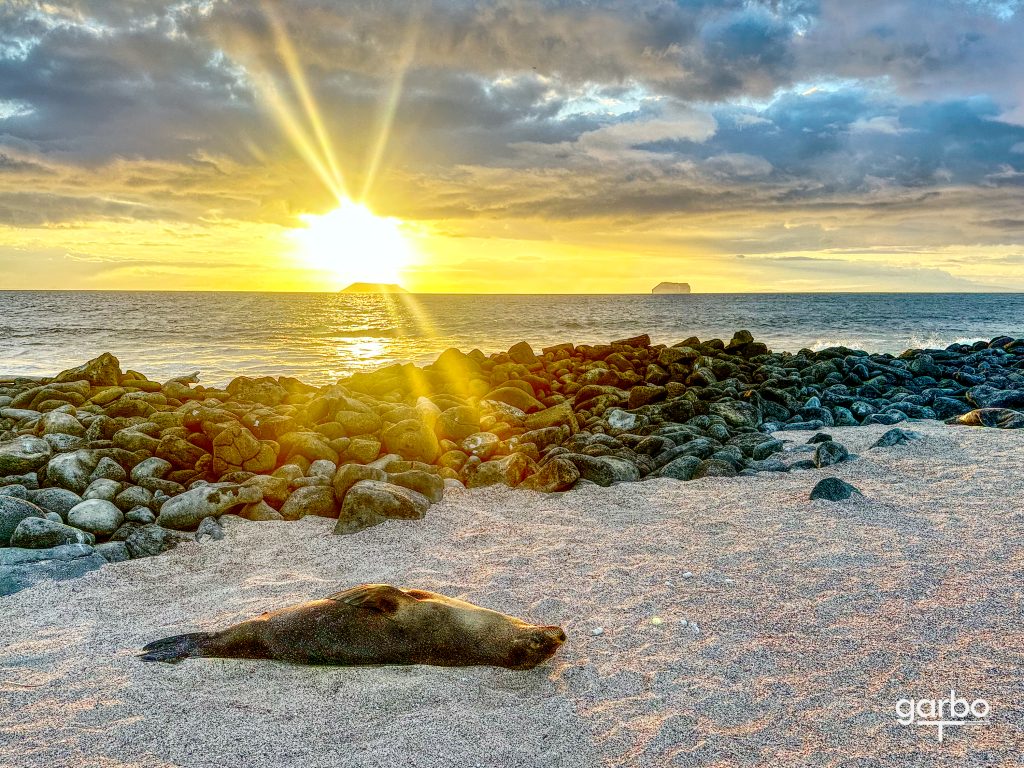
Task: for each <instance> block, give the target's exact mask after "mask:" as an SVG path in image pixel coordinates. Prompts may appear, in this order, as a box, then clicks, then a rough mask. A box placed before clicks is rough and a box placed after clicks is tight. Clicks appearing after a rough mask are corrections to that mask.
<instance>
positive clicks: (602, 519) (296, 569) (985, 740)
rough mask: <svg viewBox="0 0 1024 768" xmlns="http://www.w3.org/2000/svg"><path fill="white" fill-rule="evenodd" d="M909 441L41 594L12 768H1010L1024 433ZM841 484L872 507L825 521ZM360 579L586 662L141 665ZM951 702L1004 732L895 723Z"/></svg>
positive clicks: (864, 439) (11, 620)
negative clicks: (510, 625) (816, 492)
mask: <svg viewBox="0 0 1024 768" xmlns="http://www.w3.org/2000/svg"><path fill="white" fill-rule="evenodd" d="M908 426H909V427H910V428H912V429H913V430H915V431H917V432H918V433H919V434H920V435H921V439H919V440H915V441H913V442H911V443H904V444H902V445H897V446H894V447H890V448H883V449H870V448H869V446H870V445H871V444H872V443H873V442H874V441H875V440H876V439H877V438H878V436H879V435H881V434H882V433H883V432H885V431H886V430H887V429H888V427H886V426H883V425H875V426H871V427H862V428H845V429H844V428H834V429H831V430H830V432H832V433H833V434H834V435H835V436H836V438H837V439H838V440H841V441H842V442H843V443H844V444H845V445H847V446H848V447H849V448H850V449H851V451H853V452H855V453H857V454H859V457H858V458H857V459H856V460H854V461H852V462H848V463H844V464H841V465H837V466H834V467H830V468H829V471H828V472H825V473H822V472H793V473H790V474H768V473H762V474H760V475H758V476H756V477H739V478H730V479H723V478H707V479H703V480H695V481H692V482H689V483H680V482H676V481H673V480H668V479H653V480H649V481H646V482H643V483H628V484H622V485H616V486H613V487H610V488H598V487H585V488H577V489H575V490H573V491H570V492H567V493H565V494H561V495H543V494H540V493H534V492H529V491H523V490H511V489H508V488H504V487H497V486H496V487H492V488H486V489H477V490H470V491H458V490H457V491H449V492H448V494H447V495H446V497H445V499H444V501H443V502H441V503H440V504H437V505H435V506H434V507H432V508H431V509H430V512H429V514H428V515H427V517H426V518H425V519H424V520H421V521H398V520H393V521H388V522H387V523H385V524H383V525H379V526H377V527H374V528H371V529H368V530H366V531H363V532H361V533H360V534H358V535H355V536H348V537H336V536H332V535H331V528H332V525H333V521H331V520H327V519H322V518H316V517H307V518H304V519H302V520H300V521H297V522H288V523H276V522H261V523H256V522H248V521H244V520H241V519H240V518H225V528H226V532H227V536H226V538H225V539H224V540H223V541H219V542H207V543H203V544H199V543H188V544H184V545H181V546H179V547H178V548H177V549H175V550H173V551H171V552H168V553H166V554H164V555H162V556H159V557H155V558H145V559H141V560H132V561H127V562H122V563H117V564H113V565H108V566H105V567H103V568H102V569H100V570H98V571H95V572H92V573H89V574H87V575H86V576H84V577H83V578H81V579H77V580H72V581H66V582H46V583H41V584H39V585H37V586H35V587H32V588H30V589H27V590H24V591H22V592H20V593H18V594H15V595H12V596H9V597H5V598H3V599H2V601H0V605H2V608H3V616H4V621H3V622H2V623H0V700H2V706H0V764H2V765H4V766H19V767H20V766H24V767H25V768H28V767H29V766H47V768H54V767H55V766H104V767H105V768H112V767H114V766H117V767H119V768H120V767H125V768H126V767H127V766H133V767H136V766H147V767H148V766H189V767H193V766H194V767H196V768H199V767H200V766H231V767H234V766H238V767H239V768H241V767H242V766H303V767H304V768H308V767H310V766H370V765H393V766H430V767H431V768H433V767H435V766H474V765H479V766H500V765H517V766H524V767H525V766H594V765H612V766H618V765H623V766H640V765H683V766H690V765H694V766H696V765H702V766H711V765H713V766H734V765H743V766H754V765H807V766H854V765H856V766H875V765H877V766H882V765H921V766H924V765H993V766H995V765H1011V764H1014V763H1015V761H1016V760H1017V759H1018V758H1019V754H1020V749H1021V747H1022V745H1024V683H1022V682H1021V680H1022V678H1024V674H1022V673H1024V630H1022V629H1021V626H1022V621H1024V601H1022V595H1021V584H1022V576H1024V551H1022V548H1021V541H1022V535H1024V513H1022V511H1021V508H1020V498H1021V493H1022V490H1024V481H1022V479H1021V474H1020V471H1019V470H1020V467H1021V460H1020V455H1021V450H1022V449H1024V433H1022V432H1020V431H1002V430H990V429H978V428H968V427H953V426H947V425H943V424H941V423H936V422H915V423H913V424H911V425H908ZM778 436H779V437H781V438H784V439H787V440H791V441H792V444H793V445H798V444H800V443H802V442H804V440H806V439H807V437H808V436H809V434H805V433H800V432H789V433H785V434H781V433H780V434H779V435H778ZM797 455H798V456H799V455H800V454H797ZM826 475H828V476H837V477H841V478H843V479H845V480H847V481H848V482H850V483H852V484H854V485H855V486H856V487H857V488H859V489H860V490H861V491H862V492H863V493H864V496H863V498H859V497H856V496H855V497H853V498H852V499H851V500H849V501H845V502H829V501H814V502H812V501H809V500H808V492H809V491H810V489H811V487H812V486H813V485H814V483H816V482H817V481H818V480H820V479H821V478H822V477H823V476H826ZM360 582H391V583H394V584H398V585H404V586H416V587H420V588H425V589H430V590H434V591H439V592H444V593H447V594H450V595H453V596H458V597H462V598H464V599H468V600H471V601H473V602H476V603H478V604H481V605H484V606H487V607H490V608H494V609H497V610H501V611H504V612H507V613H511V614H515V615H520V616H522V617H523V618H527V619H530V620H534V621H537V622H542V623H561V624H562V625H563V626H564V627H565V628H566V630H567V632H568V634H569V642H568V643H567V644H566V646H565V647H564V648H563V649H562V651H561V652H560V653H559V654H558V655H557V656H556V657H555V658H554V659H552V660H551V661H550V662H548V663H546V664H544V665H542V666H541V667H539V668H537V669H535V670H533V671H531V672H525V673H524V672H512V671H508V670H497V669H489V668H464V669H440V668H430V667H409V668H360V669H354V668H347V669H346V668H309V667H299V666H289V665H284V664H278V663H266V662H254V661H231V660H208V659H200V660H191V661H187V662H185V663H182V664H179V665H177V666H163V665H149V664H143V663H141V662H139V661H138V660H137V659H136V658H135V655H134V654H135V653H136V652H137V649H138V648H139V647H141V646H142V645H143V644H145V643H146V642H148V641H150V640H153V639H156V638H159V637H163V636H166V635H170V634H175V633H178V632H185V631H192V630H196V629H210V628H216V627H220V626H223V625H226V624H229V623H232V622H235V621H238V620H240V619H243V618H246V617H249V616H251V615H254V614H257V613H260V612H262V611H264V610H270V609H274V608H278V607H282V606H285V605H288V604H290V603H294V602H300V601H304V600H307V599H309V598H312V597H317V596H322V595H325V594H329V593H331V592H333V591H336V590H337V589H339V588H342V587H344V586H347V585H352V584H357V583H360ZM684 622H685V623H684ZM951 687H954V688H955V689H956V691H957V693H958V694H962V695H964V696H965V697H967V698H968V699H975V698H984V699H985V700H986V701H987V702H988V703H989V704H990V706H991V716H990V720H991V723H990V724H989V725H987V726H979V727H970V728H968V727H962V728H960V729H949V730H947V732H946V734H945V738H944V741H943V743H941V744H939V743H938V742H937V740H936V734H935V729H934V728H925V727H912V726H905V725H901V724H899V723H898V722H897V718H896V715H895V711H894V705H895V702H896V701H897V700H899V699H901V698H915V699H917V698H939V697H941V696H944V695H948V692H949V690H950V688H951Z"/></svg>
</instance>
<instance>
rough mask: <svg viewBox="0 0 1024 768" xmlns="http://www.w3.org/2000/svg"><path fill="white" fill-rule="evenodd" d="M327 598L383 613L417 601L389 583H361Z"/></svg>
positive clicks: (394, 611)
mask: <svg viewBox="0 0 1024 768" xmlns="http://www.w3.org/2000/svg"><path fill="white" fill-rule="evenodd" d="M327 599H328V600H337V601H339V602H342V603H345V604H347V605H351V606H353V607H355V608H366V609H367V610H370V611H377V613H383V614H385V615H390V614H393V613H396V612H397V611H398V609H399V608H401V607H402V606H403V605H410V604H412V603H416V602H419V601H418V600H416V598H415V597H412V596H410V595H407V594H405V592H403V591H402V590H400V589H398V587H392V586H391V585H390V584H363V585H362V586H359V587H352V589H346V590H344V591H343V592H337V593H335V594H333V595H331V596H330V597H329V598H327Z"/></svg>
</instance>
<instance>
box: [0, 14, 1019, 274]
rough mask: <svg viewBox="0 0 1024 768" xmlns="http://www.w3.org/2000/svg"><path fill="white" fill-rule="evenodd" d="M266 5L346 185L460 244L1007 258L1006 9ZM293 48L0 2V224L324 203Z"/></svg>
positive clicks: (1010, 49) (252, 24) (258, 21)
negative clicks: (487, 235) (574, 240)
mask: <svg viewBox="0 0 1024 768" xmlns="http://www.w3.org/2000/svg"><path fill="white" fill-rule="evenodd" d="M272 7H276V8H277V16H278V17H279V26H280V29H281V30H283V32H284V33H286V36H287V39H288V40H290V41H292V43H293V45H294V46H295V49H296V51H297V54H298V59H299V62H300V64H301V66H302V69H303V71H304V72H305V74H306V77H307V80H308V84H309V93H310V96H311V98H312V99H313V100H314V101H315V102H316V103H317V105H318V106H319V113H320V116H321V118H322V121H323V126H324V134H325V135H326V136H328V137H329V138H330V139H331V143H332V146H333V148H334V153H335V155H336V159H337V165H338V166H339V167H340V168H341V169H342V171H343V175H344V177H345V184H346V186H347V187H348V188H349V189H351V190H353V194H357V193H358V192H359V191H360V190H363V189H368V190H369V195H370V199H371V202H372V203H373V204H374V206H375V207H376V208H378V209H380V211H381V212H382V213H386V214H392V215H400V216H403V217H405V218H410V219H420V220H425V221H433V222H436V226H438V227H439V228H442V229H443V230H444V231H446V232H450V233H452V234H453V235H455V236H458V235H460V234H463V233H465V232H469V231H473V232H480V231H482V230H483V229H485V228H486V227H490V230H489V231H490V232H492V234H493V235H494V236H495V237H505V236H508V233H510V232H511V233H514V232H523V231H526V230H527V229H528V227H527V226H526V225H525V224H523V222H531V221H536V222H541V224H540V225H538V226H539V227H540V228H542V229H543V228H547V229H546V230H545V231H544V232H543V233H540V232H537V231H536V229H531V230H530V231H531V234H530V237H531V238H535V239H540V238H541V237H542V236H543V237H546V238H549V239H551V240H558V239H559V238H560V237H561V236H562V235H561V232H562V231H565V232H569V231H574V230H573V228H574V227H575V226H576V222H579V221H581V220H590V221H594V222H599V223H607V222H614V223H615V227H616V228H617V230H618V231H629V232H630V234H631V236H632V237H634V238H635V239H636V242H637V243H642V244H645V245H644V246H643V247H647V245H646V244H649V243H665V242H669V241H672V242H677V241H678V242H684V241H685V242H687V243H698V242H699V244H700V247H701V248H702V249H704V252H709V253H716V254H721V255H722V257H723V258H732V256H733V255H734V254H735V252H736V251H738V250H742V251H744V252H745V253H748V254H758V253H766V252H769V249H777V250H776V252H777V253H789V252H795V251H800V250H808V249H814V248H820V249H829V248H846V247H857V246H861V247H890V248H892V249H893V253H892V254H891V258H892V259H894V260H898V259H901V258H905V257H906V254H905V253H903V252H902V251H900V249H901V248H904V247H907V246H910V245H913V244H915V243H916V244H918V245H927V246H928V247H937V244H939V243H943V242H944V243H947V244H948V243H959V244H962V245H964V246H971V247H973V246H979V245H980V246H995V245H1002V244H1005V245H1013V244H1015V243H1020V242H1021V240H1022V238H1024V234H1022V232H1021V229H1020V227H1017V226H1015V225H1014V224H1013V222H1016V221H1019V210H1020V205H1021V203H1022V202H1024V150H1022V147H1024V125H1022V123H1024V118H1022V116H1024V111H1021V110H1024V85H1022V84H1024V49H1022V48H1021V46H1020V39H1022V37H1024V9H1021V8H1020V7H1019V4H1017V3H1013V2H967V1H966V0H965V1H963V2H956V1H954V0H943V2H932V1H931V0H895V1H893V0H864V2H857V3H850V2H846V1H844V0H763V1H757V0H723V1H722V2H709V1H708V0H687V1H686V2H675V1H673V0H593V1H592V2H587V3H568V2H563V1H556V0H487V1H486V2H470V1H469V0H436V1H435V2H431V3H417V4H410V3H407V2H401V1H399V0H380V1H379V2H375V3H359V2H336V1H335V0H294V1H293V2H289V3H288V4H287V5H285V4H283V3H279V4H277V5H276V6H272ZM285 51H286V46H284V45H283V42H282V38H281V37H280V35H279V34H277V32H275V22H274V20H273V17H272V16H271V17H268V16H267V15H266V14H265V13H264V12H263V10H262V4H260V3H249V2H238V1H230V0H221V1H219V2H209V1H208V0H203V1H200V0H174V2H170V1H169V0H168V1H166V2H164V1H161V0H139V1H138V2H134V3H130V4H128V3H110V2H105V1H104V0H76V2H74V3H66V4H42V3H35V2H28V1H27V0H26V1H25V2H19V3H8V4H4V5H2V6H0V224H2V225H5V226H7V227H8V228H18V229H24V230H28V229H33V228H48V227H51V228H52V227H61V226H70V225H78V224H80V223H82V222H89V221H92V222H124V221H140V222H161V223H167V224H168V225H184V224H187V225H189V226H197V227H206V228H208V229H209V230H210V231H225V229H224V228H226V227H234V226H236V225H237V224H238V223H239V222H242V223H250V224H253V225H261V226H262V225H272V226H275V227H287V226H289V225H294V224H295V222H296V221H297V216H298V215H299V214H300V213H304V212H311V211H313V212H320V211H323V210H326V209H327V208H329V207H330V206H332V205H334V204H336V201H335V200H334V198H333V195H332V192H331V191H330V190H328V189H327V188H326V187H325V186H324V185H323V184H321V183H320V182H319V181H318V179H317V174H316V173H315V172H314V171H312V170H311V169H310V168H309V165H308V163H307V162H304V160H303V158H302V154H303V153H302V152H300V151H299V150H297V149H296V146H295V142H294V141H290V140H289V138H288V136H287V132H286V131H284V130H282V116H281V114H280V112H281V111H287V114H288V115H290V116H291V117H293V118H294V119H296V120H297V122H298V123H299V124H300V125H301V126H303V130H304V131H305V132H306V134H307V135H308V136H312V135H313V131H312V130H311V129H310V127H309V125H308V122H309V121H308V119H307V117H306V116H305V115H304V113H303V110H302V107H301V101H302V100H301V98H300V97H299V95H298V94H297V93H296V91H295V88H294V85H293V84H292V83H291V82H290V80H289V74H288V71H287V70H288V66H287V63H286V60H287V57H286V56H285V55H284V52H285ZM275 94H276V95H275ZM275 98H278V99H280V104H279V109H278V112H277V113H275V110H274V109H273V108H272V102H273V101H274V99H275ZM313 143H314V144H316V141H315V140H314V141H313ZM375 169H376V173H375V177H374V178H372V179H370V178H368V177H369V176H370V175H371V173H372V172H374V170H375ZM559 228H561V229H559ZM697 228H700V229H701V230H702V232H701V233H700V234H699V235H698V234H696V233H694V231H693V230H695V229H697ZM666 229H671V230H672V231H671V232H669V233H666ZM0 236H2V235H0ZM651 247H653V246H651ZM753 259H754V257H753V256H752V257H751V260H753ZM759 263H760V262H759ZM761 266H762V267H764V266H766V265H764V264H762V265H761ZM811 266H812V267H815V268H822V269H823V268H825V267H824V265H823V264H817V265H813V264H812V265H811ZM901 274H902V273H901ZM924 277H926V278H927V279H928V280H932V281H933V282H934V280H938V278H935V277H934V276H931V277H929V276H927V275H925V276H924ZM880 279H881V278H880Z"/></svg>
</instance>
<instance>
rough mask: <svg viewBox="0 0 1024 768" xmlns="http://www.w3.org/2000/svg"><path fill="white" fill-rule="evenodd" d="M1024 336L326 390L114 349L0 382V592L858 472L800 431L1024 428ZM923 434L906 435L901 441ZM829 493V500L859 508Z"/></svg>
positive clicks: (483, 369)
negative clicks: (541, 504)
mask: <svg viewBox="0 0 1024 768" xmlns="http://www.w3.org/2000/svg"><path fill="white" fill-rule="evenodd" d="M1022 410H1024V340H1022V339H1014V338H1012V337H1009V336H1006V337H1000V338H996V339H993V340H992V341H990V342H977V343H975V344H972V345H964V344H954V345H951V346H950V347H948V348H946V349H933V350H919V349H915V350H907V351H906V352H904V353H903V354H902V355H900V356H899V357H893V356H891V355H880V354H868V353H867V352H863V351H858V350H852V349H847V348H844V347H834V348H829V349H824V350H820V351H817V352H814V351H810V350H801V351H800V352H798V353H795V354H793V353H788V352H782V353H772V352H770V351H769V350H768V349H767V347H766V346H765V345H764V344H763V343H760V342H757V341H755V340H754V339H753V337H752V336H751V335H750V334H749V333H748V332H746V331H740V332H738V333H736V334H735V336H734V337H733V338H732V340H731V341H729V342H728V343H726V342H723V341H722V340H719V339H712V340H710V341H703V342H702V341H700V340H698V339H696V338H690V339H686V340H685V341H682V342H680V343H678V344H674V345H672V346H666V345H663V344H657V345H654V344H652V343H651V340H650V338H649V337H647V336H639V337H635V338H631V339H624V340H621V341H617V342H613V343H611V344H599V345H573V344H560V345H557V346H553V347H547V348H545V349H543V350H541V352H540V353H539V354H538V353H536V352H535V351H534V350H533V349H532V348H531V347H530V345H529V344H527V343H525V342H521V343H519V344H516V345H515V346H513V347H512V348H511V349H509V350H508V352H502V353H498V354H494V355H490V356H487V355H484V354H483V353H481V352H479V351H478V350H473V351H472V352H469V353H468V354H466V353H462V352H460V351H458V350H455V349H449V350H447V351H445V352H444V353H442V354H441V355H440V356H439V357H438V359H437V360H436V361H435V362H434V363H432V364H430V365H426V366H423V367H417V366H414V365H411V364H407V365H393V366H388V367H386V368H382V369H380V370H378V371H375V372H372V373H364V374H356V375H354V376H351V377H349V378H347V379H343V380H341V381H339V382H338V384H336V385H333V386H327V387H313V386H310V385H307V384H304V383H303V382H301V381H298V380H297V379H293V378H287V377H279V378H269V377H267V378H259V379H253V378H247V377H239V378H236V379H234V380H233V381H232V382H231V383H230V384H228V385H227V387H225V388H223V389H221V388H216V387H203V386H201V385H199V384H198V377H197V376H196V375H193V376H185V377H179V378H175V379H171V380H170V381H167V382H162V383H161V382H154V381H150V380H148V379H147V378H146V377H145V376H144V375H142V374H140V373H137V372H134V371H122V370H121V367H120V363H119V361H118V360H117V359H116V358H115V357H114V356H113V355H110V354H104V355H101V356H100V357H98V358H96V359H95V360H91V361H89V362H88V363H85V364H84V365H82V366H79V367H78V368H74V369H71V370H68V371H64V372H62V373H60V374H58V375H57V376H56V377H54V378H53V379H47V380H39V379H28V378H13V379H0V594H8V593H10V592H14V591H17V590H18V589H21V588H24V587H25V586H28V585H30V584H32V583H34V582H35V581H36V580H38V579H40V578H70V577H73V576H77V575H80V574H81V573H84V572H86V571H88V570H91V569H93V568H96V567H99V566H100V565H102V564H104V563H106V562H117V561H120V560H125V559H129V558H137V557H146V556H151V555H156V554H159V553H160V552H162V551H165V550H167V549H169V548H171V547H173V546H175V545H176V544H177V543H179V542H181V541H183V540H186V539H189V538H193V537H195V538H200V539H202V538H203V537H207V536H209V537H213V538H219V537H220V536H222V535H223V533H222V530H221V527H220V524H219V522H218V519H219V518H220V517H221V516H222V515H224V514H236V515H240V516H241V517H243V518H246V519H249V520H297V519H299V518H302V517H305V516H307V515H317V516H322V517H329V518H335V519H337V523H336V524H335V528H334V530H335V533H338V534H348V533H355V532H357V531H360V530H362V529H364V528H367V527H369V526H372V525H376V524H378V523H380V522H382V521H384V520H386V519H389V518H400V519H418V518H422V517H423V516H424V514H425V513H426V512H427V509H428V508H429V507H430V505H431V504H432V503H434V502H437V501H439V500H440V499H441V498H442V495H443V493H444V490H445V488H446V487H447V486H453V487H469V488H474V487H483V486H488V485H495V484H504V485H508V486H512V487H519V488H526V489H530V490H534V491H541V492H558V491H564V490H568V489H570V488H572V487H574V486H576V485H577V484H579V483H595V484H597V485H602V486H608V485H611V484H613V483H619V482H630V481H640V480H643V479H645V478H649V477H667V478H674V479H676V480H681V481H686V480H691V479H695V478H700V477H732V476H736V475H752V474H757V473H761V472H790V471H796V470H804V469H807V470H811V469H820V468H822V467H826V466H829V465H832V464H835V463H838V462H842V461H846V460H848V459H849V458H850V454H849V452H848V451H847V450H846V448H844V447H843V446H842V445H841V444H839V443H838V442H836V441H833V440H831V439H830V438H829V437H828V435H827V434H819V435H816V436H815V437H814V438H812V442H811V443H809V444H805V445H799V446H794V445H791V444H789V443H788V441H786V440H785V439H784V433H785V432H787V431H792V430H814V431H820V430H826V429H827V428H829V427H832V426H857V425H868V424H884V425H895V424H897V423H899V422H902V421H907V420H914V419H944V420H947V421H950V422H954V423H961V424H967V425H978V426H990V427H1002V428H1017V427H1021V426H1024V412H1022ZM907 437H908V434H907V433H906V432H903V431H901V430H893V432H892V433H891V434H887V435H886V436H885V437H884V438H883V441H884V443H885V444H892V443H893V442H898V441H900V440H903V439H907ZM852 492H853V489H843V488H831V487H830V486H828V485H827V484H826V487H824V488H822V489H821V490H820V491H818V496H817V497H816V498H820V497H824V498H830V497H833V496H837V497H838V498H843V497H844V496H843V494H844V493H845V495H846V496H849V494H850V493H852Z"/></svg>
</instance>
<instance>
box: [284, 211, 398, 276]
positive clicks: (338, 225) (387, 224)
mask: <svg viewBox="0 0 1024 768" xmlns="http://www.w3.org/2000/svg"><path fill="white" fill-rule="evenodd" d="M299 218H300V219H301V220H302V222H303V223H304V224H305V225H306V226H304V227H302V228H299V229H294V230H292V231H291V233H290V235H291V237H292V239H294V240H295V242H296V243H297V244H298V247H299V254H300V256H301V257H302V258H303V260H304V261H306V262H307V263H308V264H309V265H310V266H312V267H315V268H317V269H323V270H327V271H329V272H332V273H334V275H335V276H336V277H337V278H338V280H339V281H340V282H367V283H397V282H398V281H399V278H400V276H401V273H402V270H403V269H405V268H406V267H407V266H408V265H409V263H410V262H411V260H412V256H413V248H412V244H411V243H410V242H409V239H408V238H407V237H406V234H405V232H404V231H403V224H402V222H401V221H400V220H398V219H394V218H389V217H384V216H377V215H375V214H374V213H373V211H371V210H370V209H369V208H367V207H366V206H365V205H362V204H360V203H355V202H353V201H351V200H344V201H342V203H341V205H339V206H338V207H337V208H335V209H334V210H333V211H329V212H328V213H325V214H322V215H317V214H303V215H302V216H300V217H299Z"/></svg>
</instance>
